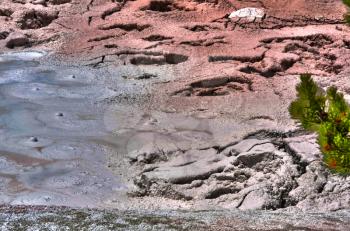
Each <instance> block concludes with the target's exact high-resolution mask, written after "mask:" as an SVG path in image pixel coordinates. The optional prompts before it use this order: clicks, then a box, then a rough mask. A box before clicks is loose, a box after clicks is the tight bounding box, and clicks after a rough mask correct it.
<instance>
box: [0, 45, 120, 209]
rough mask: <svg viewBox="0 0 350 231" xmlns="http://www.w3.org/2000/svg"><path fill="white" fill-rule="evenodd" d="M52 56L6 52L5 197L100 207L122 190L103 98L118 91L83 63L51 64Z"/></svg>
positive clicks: (1, 124) (1, 156)
mask: <svg viewBox="0 0 350 231" xmlns="http://www.w3.org/2000/svg"><path fill="white" fill-rule="evenodd" d="M45 55H46V54H45V52H38V51H30V52H13V53H4V54H0V98H1V101H0V133H1V136H0V188H1V191H0V203H1V204H12V205H16V204H21V205H27V204H28V205H61V206H62V205H67V206H68V205H69V206H73V207H81V206H85V207H86V206H87V207H91V206H92V207H96V206H98V205H99V204H100V203H101V200H102V199H104V198H106V197H108V195H110V194H111V193H113V192H115V191H118V190H121V188H122V185H121V184H120V182H118V179H117V178H116V177H115V176H114V175H113V174H112V173H111V172H110V171H109V170H108V169H107V168H106V161H105V158H106V155H105V152H106V150H107V148H109V146H111V145H113V144H111V145H106V143H107V144H108V143H111V142H112V143H113V137H112V136H111V134H110V133H109V132H107V130H106V126H105V125H104V120H103V118H104V109H103V108H101V107H99V105H98V104H96V102H98V101H100V100H103V99H105V98H107V97H108V96H110V95H113V94H114V92H113V91H112V90H110V89H108V88H107V87H105V86H103V85H101V84H98V83H97V82H96V81H95V82H94V75H93V74H91V73H90V74H89V73H86V72H84V71H83V70H82V68H80V69H74V68H59V67H57V66H54V65H51V66H50V65H49V64H47V65H45V66H43V65H42V62H43V60H45V58H46V57H45ZM40 60H41V61H40ZM45 63H47V62H45Z"/></svg>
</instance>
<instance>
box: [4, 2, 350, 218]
mask: <svg viewBox="0 0 350 231" xmlns="http://www.w3.org/2000/svg"><path fill="white" fill-rule="evenodd" d="M3 1H4V3H5V4H1V6H0V25H1V26H0V47H1V50H2V51H11V50H13V49H15V50H17V49H22V48H29V49H42V50H48V51H52V53H51V54H52V55H51V57H52V58H54V59H55V60H56V61H59V62H60V63H61V64H64V65H73V66H78V67H79V66H87V67H89V68H94V69H100V70H104V71H106V72H108V73H113V74H114V75H115V78H116V79H117V78H118V81H119V80H122V82H123V84H125V86H127V88H128V89H129V90H128V91H117V92H118V94H117V95H115V96H113V97H110V98H108V99H106V100H105V101H104V102H103V103H104V104H106V105H108V106H109V109H108V110H107V111H106V116H105V122H106V124H107V126H108V130H110V131H113V132H114V134H115V137H116V139H117V140H118V146H117V147H116V149H114V151H111V152H110V155H109V163H108V166H109V168H110V169H111V170H112V171H113V172H114V173H115V174H118V175H120V176H121V177H122V178H123V179H125V182H128V183H127V185H128V187H129V189H130V190H129V193H128V197H127V198H128V199H126V196H122V197H121V196H120V195H116V196H115V198H108V200H106V201H105V206H106V207H109V208H115V207H118V208H126V209H127V208H135V207H136V208H138V207H142V208H153V209H161V208H173V209H177V208H182V209H212V208H223V209H237V208H238V209H241V210H247V209H268V210H276V209H284V210H288V211H289V210H294V211H317V212H320V211H322V212H330V211H337V210H342V209H348V208H349V207H350V197H349V193H348V192H349V187H350V178H349V177H340V176H336V175H334V174H331V173H330V172H329V171H328V170H327V168H326V167H325V166H324V165H323V163H322V156H321V154H320V152H319V149H318V146H317V143H316V137H315V135H314V134H307V133H305V132H304V131H303V130H301V129H300V128H299V127H298V125H297V124H296V123H295V122H294V121H292V120H291V119H290V117H289V114H288V106H289V104H290V102H291V101H292V100H293V99H294V97H295V90H294V89H295V85H296V83H297V82H298V75H299V74H300V73H305V72H309V73H312V74H313V76H314V78H315V80H316V81H317V82H318V83H319V84H320V85H321V86H322V87H324V88H326V87H328V86H330V85H336V86H338V87H339V89H340V90H341V91H342V92H343V93H344V94H345V95H346V97H347V98H348V97H349V94H350V84H349V83H350V81H349V72H350V69H349V62H350V61H349V60H350V57H349V56H350V50H349V49H350V40H349V34H350V28H349V27H348V26H346V25H344V24H343V20H342V16H343V14H344V12H345V11H346V9H345V7H344V6H343V5H342V3H341V1H335V0H329V1H307V0H305V1H298V0H293V1H274V0H260V1H236V0H210V1H209V0H208V1H200V0H192V1H185V0H174V1H167V0H137V1H127V0H117V1H107V0H88V1H85V0H83V1H75V0H71V1H70V0H67V1H65V0H63V1H54V0H52V1H51V0H49V1H45V0H42V1H40V0H35V1H25V0H24V1H20V0H12V1H11V0H3ZM243 7H257V8H260V9H263V10H264V12H265V15H264V17H263V18H253V19H244V18H241V19H235V18H233V19H230V18H229V17H228V16H229V14H230V13H231V12H232V11H234V10H237V9H240V8H243ZM107 84H110V87H112V88H118V86H119V85H120V82H118V84H116V82H115V81H113V79H112V80H111V81H110V82H108V83H107ZM130 89H133V91H130ZM118 121H123V123H119V122H118ZM122 160H125V162H123V161H122ZM130 198H131V199H130ZM130 201H132V202H130ZM159 201H161V202H162V203H159Z"/></svg>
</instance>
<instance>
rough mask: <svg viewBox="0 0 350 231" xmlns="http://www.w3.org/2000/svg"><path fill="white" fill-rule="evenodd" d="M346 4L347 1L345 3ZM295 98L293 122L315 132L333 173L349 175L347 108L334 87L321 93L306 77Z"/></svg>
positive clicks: (349, 117) (305, 75) (292, 113)
mask: <svg viewBox="0 0 350 231" xmlns="http://www.w3.org/2000/svg"><path fill="white" fill-rule="evenodd" d="M349 1H350V0H349ZM300 80H301V82H300V83H299V84H298V85H297V87H296V90H297V99H296V100H295V101H293V102H292V103H291V105H290V107H289V112H290V114H291V117H292V118H293V119H296V120H299V121H300V123H301V125H302V126H303V127H304V128H305V129H306V130H309V131H314V132H317V133H318V143H319V145H320V149H321V151H322V153H323V160H324V162H325V164H326V165H327V166H328V167H329V168H330V169H331V170H332V171H333V172H336V173H340V174H346V175H347V174H349V173H350V137H349V132H350V107H349V105H348V104H347V103H346V101H345V99H344V96H343V94H341V93H339V92H338V91H337V88H336V87H329V88H328V90H327V92H324V91H323V90H322V89H321V88H320V87H318V86H317V84H316V83H315V82H314V81H313V80H312V78H311V75H310V74H303V75H301V76H300Z"/></svg>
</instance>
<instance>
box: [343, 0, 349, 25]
mask: <svg viewBox="0 0 350 231" xmlns="http://www.w3.org/2000/svg"><path fill="white" fill-rule="evenodd" d="M343 3H344V4H345V5H346V6H347V7H348V8H350V0H343ZM344 20H345V22H346V23H348V24H350V11H349V10H348V12H347V13H346V14H345V15H344Z"/></svg>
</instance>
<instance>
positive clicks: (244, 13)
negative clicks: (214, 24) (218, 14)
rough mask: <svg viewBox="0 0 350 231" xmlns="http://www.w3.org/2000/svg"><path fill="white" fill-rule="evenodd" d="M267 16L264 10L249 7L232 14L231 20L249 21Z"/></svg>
mask: <svg viewBox="0 0 350 231" xmlns="http://www.w3.org/2000/svg"><path fill="white" fill-rule="evenodd" d="M264 16H265V11H264V10H263V9H259V8H254V7H247V8H243V9H240V10H237V11H234V12H232V13H231V14H230V15H229V18H246V19H248V20H251V21H253V20H255V19H262V18H264Z"/></svg>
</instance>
